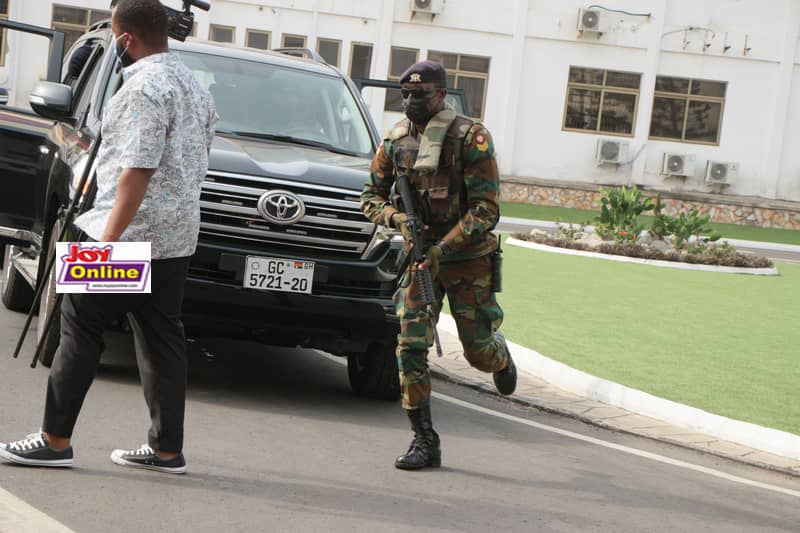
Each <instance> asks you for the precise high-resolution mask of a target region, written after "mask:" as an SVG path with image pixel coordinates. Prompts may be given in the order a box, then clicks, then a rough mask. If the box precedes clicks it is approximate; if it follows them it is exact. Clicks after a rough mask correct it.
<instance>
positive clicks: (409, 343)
mask: <svg viewBox="0 0 800 533" xmlns="http://www.w3.org/2000/svg"><path fill="white" fill-rule="evenodd" d="M405 276H406V278H409V277H410V283H408V284H407V286H406V287H403V286H402V285H405V283H404V284H401V287H400V288H399V289H398V290H397V293H396V294H395V296H394V298H395V305H396V308H397V316H398V318H399V319H400V334H399V335H398V337H397V340H398V342H397V365H398V367H399V369H400V388H401V390H402V394H403V409H405V410H406V413H407V414H408V418H409V420H410V421H411V429H412V430H413V431H414V438H413V440H412V441H411V445H410V446H409V448H408V451H407V452H406V453H405V455H401V456H400V457H398V458H397V459H396V460H395V466H396V467H397V468H400V469H403V470H418V469H420V468H425V467H426V466H430V467H439V466H441V464H442V452H441V448H440V444H439V435H438V434H437V433H436V431H434V429H433V422H432V421H431V407H430V398H431V375H430V371H429V369H428V349H429V348H430V346H431V345H432V344H433V331H432V329H431V322H430V317H429V316H428V315H427V313H426V311H425V308H424V306H423V304H422V302H421V301H420V287H419V284H418V283H417V282H416V281H415V279H414V274H413V273H409V272H407V273H406V275H405ZM434 285H435V286H436V285H438V284H437V283H435V282H434ZM437 294H438V295H439V298H438V304H437V307H436V311H437V313H438V309H439V308H440V307H441V305H440V304H441V294H442V291H441V289H440V288H438V286H437Z"/></svg>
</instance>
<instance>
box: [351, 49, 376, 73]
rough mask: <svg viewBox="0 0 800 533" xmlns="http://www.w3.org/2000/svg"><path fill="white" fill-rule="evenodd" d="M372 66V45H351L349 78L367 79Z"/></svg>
mask: <svg viewBox="0 0 800 533" xmlns="http://www.w3.org/2000/svg"><path fill="white" fill-rule="evenodd" d="M371 65H372V45H371V44H362V43H353V45H352V47H351V48H350V77H351V78H369V72H370V67H371Z"/></svg>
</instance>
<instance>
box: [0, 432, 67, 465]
mask: <svg viewBox="0 0 800 533" xmlns="http://www.w3.org/2000/svg"><path fill="white" fill-rule="evenodd" d="M0 458H3V459H5V460H6V461H9V462H12V463H17V464H20V465H27V466H56V467H69V466H72V446H70V447H69V448H67V449H65V450H60V451H57V450H54V449H53V448H51V447H50V446H49V445H48V444H47V441H46V440H45V439H44V433H42V432H39V433H31V434H30V435H28V436H27V437H25V438H24V439H22V440H18V441H15V442H9V443H8V444H0Z"/></svg>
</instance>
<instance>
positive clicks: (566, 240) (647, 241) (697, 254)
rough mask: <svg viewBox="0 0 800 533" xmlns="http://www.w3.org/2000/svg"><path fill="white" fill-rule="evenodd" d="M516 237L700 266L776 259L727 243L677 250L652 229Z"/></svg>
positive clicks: (753, 264)
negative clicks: (616, 234) (632, 238)
mask: <svg viewBox="0 0 800 533" xmlns="http://www.w3.org/2000/svg"><path fill="white" fill-rule="evenodd" d="M514 237H515V238H517V239H520V240H523V241H529V242H535V243H538V244H544V245H547V246H555V247H558V248H568V249H571V250H581V251H585V252H598V253H603V254H610V255H620V256H624V257H635V258H638V259H650V260H660V261H676V262H681V263H689V264H696V265H714V266H730V267H740V268H770V267H772V266H773V264H772V261H770V260H769V259H767V258H766V257H760V256H754V255H745V254H742V253H740V252H737V251H736V249H735V248H734V247H733V246H731V245H730V244H727V243H722V244H717V243H701V242H698V243H696V244H695V245H694V246H692V245H690V246H688V247H687V248H685V249H676V248H674V247H673V245H672V244H671V243H669V242H668V241H665V240H659V239H652V237H650V235H649V233H648V232H645V233H644V234H643V236H642V237H640V238H638V239H637V241H638V242H628V241H615V240H604V239H602V238H601V237H600V236H599V235H597V234H593V233H583V232H577V233H572V232H568V233H567V234H565V233H564V232H563V231H558V232H557V233H556V235H550V234H548V233H546V232H544V231H541V230H533V231H531V232H530V233H517V234H515V235H514Z"/></svg>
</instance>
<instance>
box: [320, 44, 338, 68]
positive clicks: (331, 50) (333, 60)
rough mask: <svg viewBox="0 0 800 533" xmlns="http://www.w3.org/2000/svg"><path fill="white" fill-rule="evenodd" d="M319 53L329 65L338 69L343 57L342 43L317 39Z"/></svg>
mask: <svg viewBox="0 0 800 533" xmlns="http://www.w3.org/2000/svg"><path fill="white" fill-rule="evenodd" d="M317 52H319V55H321V56H322V59H324V60H325V62H326V63H327V64H329V65H333V66H334V67H338V66H339V61H340V60H341V55H342V41H336V40H334V39H317Z"/></svg>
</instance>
